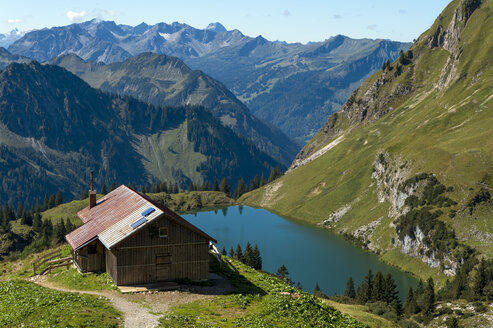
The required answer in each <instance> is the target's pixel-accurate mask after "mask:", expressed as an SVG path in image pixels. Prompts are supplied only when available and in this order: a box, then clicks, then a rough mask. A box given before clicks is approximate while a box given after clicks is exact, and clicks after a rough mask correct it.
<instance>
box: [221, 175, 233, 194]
mask: <svg viewBox="0 0 493 328" xmlns="http://www.w3.org/2000/svg"><path fill="white" fill-rule="evenodd" d="M219 191H221V192H223V193H225V194H226V195H229V193H230V192H231V189H230V187H229V184H228V180H226V178H223V179H222V180H221V184H220V185H219Z"/></svg>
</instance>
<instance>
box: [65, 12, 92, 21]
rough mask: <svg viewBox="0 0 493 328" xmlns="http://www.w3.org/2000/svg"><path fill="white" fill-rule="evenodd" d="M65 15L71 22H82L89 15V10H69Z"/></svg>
mask: <svg viewBox="0 0 493 328" xmlns="http://www.w3.org/2000/svg"><path fill="white" fill-rule="evenodd" d="M65 15H66V16H67V18H68V19H69V20H70V21H71V22H81V21H82V20H83V19H84V18H85V17H86V16H87V11H85V10H82V11H80V12H76V11H72V10H69V11H67V13H66V14H65Z"/></svg>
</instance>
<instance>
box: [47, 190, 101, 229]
mask: <svg viewBox="0 0 493 328" xmlns="http://www.w3.org/2000/svg"><path fill="white" fill-rule="evenodd" d="M101 197H103V195H100V194H98V195H97V196H96V198H97V199H99V198H101ZM87 206H89V199H87V198H86V199H83V200H73V201H71V202H68V203H65V204H61V205H58V206H57V207H54V208H50V209H49V210H46V211H44V212H42V213H41V217H42V218H43V220H44V219H48V220H51V222H52V223H53V224H57V223H58V222H60V220H61V219H64V220H65V221H67V220H69V221H71V222H72V223H73V224H75V225H76V226H80V225H81V224H82V221H81V220H80V219H79V217H78V216H77V212H79V211H80V210H82V209H84V208H86V207H87Z"/></svg>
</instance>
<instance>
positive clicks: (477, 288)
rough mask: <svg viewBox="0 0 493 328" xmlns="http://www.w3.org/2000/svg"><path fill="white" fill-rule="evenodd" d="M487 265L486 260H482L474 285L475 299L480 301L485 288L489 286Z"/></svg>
mask: <svg viewBox="0 0 493 328" xmlns="http://www.w3.org/2000/svg"><path fill="white" fill-rule="evenodd" d="M486 270H487V265H486V261H485V259H484V258H482V259H481V262H480V263H479V266H478V268H477V270H476V276H475V279H474V284H473V293H474V298H476V299H480V298H481V297H482V296H483V295H484V288H485V287H486V285H487V284H488V277H487V272H486Z"/></svg>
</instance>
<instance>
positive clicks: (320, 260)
mask: <svg viewBox="0 0 493 328" xmlns="http://www.w3.org/2000/svg"><path fill="white" fill-rule="evenodd" d="M183 217H184V218H185V219H186V220H188V221H189V222H190V223H192V224H194V225H196V226H197V227H199V228H200V229H202V230H204V231H205V232H206V233H208V234H209V235H211V236H212V237H213V238H215V239H216V240H217V241H218V242H217V244H216V246H217V248H218V249H219V250H221V249H222V248H223V247H225V248H226V250H227V251H228V253H229V249H230V248H231V247H233V249H234V250H235V249H236V246H237V245H238V244H240V245H241V248H242V250H244V248H245V245H246V243H247V242H250V244H251V245H252V247H253V246H254V245H255V244H257V245H258V248H259V250H260V255H261V257H262V260H263V265H262V270H265V271H268V272H271V273H275V272H277V269H278V268H279V267H280V266H281V265H283V264H284V265H285V266H286V268H287V269H288V271H289V277H290V278H291V280H292V281H293V282H294V283H295V284H296V282H300V283H301V285H302V286H303V289H304V290H305V291H308V292H312V291H313V288H314V286H315V283H317V282H318V285H319V286H320V289H321V290H322V291H323V292H324V293H325V294H327V295H334V293H337V294H344V291H345V288H346V282H347V280H348V279H349V277H352V278H353V281H354V284H355V288H356V287H357V286H358V285H359V284H360V283H361V282H362V281H363V278H364V276H365V275H366V274H367V273H368V269H371V270H372V272H373V274H375V273H376V272H377V271H381V272H382V273H383V274H384V276H385V275H386V274H387V273H391V274H392V277H393V278H394V280H395V283H396V285H397V288H398V290H399V296H400V298H401V301H403V300H404V297H405V295H406V293H407V290H408V288H409V286H413V288H415V287H416V285H417V280H416V279H415V278H414V277H412V276H411V275H410V274H408V273H405V272H402V271H400V270H399V269H397V268H395V267H392V266H389V265H387V264H385V263H383V262H382V261H381V260H380V259H379V258H378V257H377V256H376V255H375V254H372V253H369V252H366V251H364V250H362V249H360V248H358V247H356V246H354V245H352V244H351V243H350V242H349V241H347V240H345V239H344V238H342V237H341V236H339V235H337V234H336V233H334V232H332V231H330V230H326V229H321V228H317V227H315V226H312V225H308V224H304V223H300V222H295V221H291V220H287V219H284V218H282V217H280V216H278V215H275V214H273V213H271V212H269V211H267V210H264V209H257V208H252V207H249V206H232V207H228V208H223V209H217V210H213V211H207V212H197V213H194V214H186V215H183Z"/></svg>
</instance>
